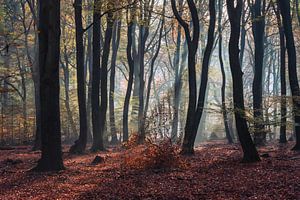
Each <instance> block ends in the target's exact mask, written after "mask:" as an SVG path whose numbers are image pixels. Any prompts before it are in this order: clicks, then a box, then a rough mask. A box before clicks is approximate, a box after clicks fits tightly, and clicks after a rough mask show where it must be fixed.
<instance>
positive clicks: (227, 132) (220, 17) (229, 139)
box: [218, 0, 233, 144]
mask: <svg viewBox="0 0 300 200" xmlns="http://www.w3.org/2000/svg"><path fill="white" fill-rule="evenodd" d="M218 7H219V18H218V32H219V61H220V67H221V73H222V88H221V96H222V114H223V120H224V127H225V134H226V138H227V140H228V143H229V144H231V143H233V140H232V137H231V134H230V130H229V126H228V116H227V108H226V99H225V92H226V91H225V88H226V74H225V67H224V62H223V53H222V52H223V50H222V47H223V34H222V16H223V0H219V2H218Z"/></svg>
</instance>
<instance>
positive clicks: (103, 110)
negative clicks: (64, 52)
mask: <svg viewBox="0 0 300 200" xmlns="http://www.w3.org/2000/svg"><path fill="white" fill-rule="evenodd" d="M107 6H108V8H110V6H112V4H111V3H109V4H108V5H107ZM113 24H114V19H113V13H112V12H111V11H109V12H108V14H107V22H106V31H105V38H104V45H103V56H102V60H101V61H102V62H101V84H100V85H101V104H100V113H99V114H100V116H99V120H100V136H101V137H102V138H103V136H104V134H105V133H106V128H107V127H106V114H107V105H108V94H107V93H108V91H107V89H108V87H107V65H108V59H109V53H110V46H111V39H112V32H113Z"/></svg>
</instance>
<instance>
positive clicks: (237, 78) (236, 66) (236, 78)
mask: <svg viewBox="0 0 300 200" xmlns="http://www.w3.org/2000/svg"><path fill="white" fill-rule="evenodd" d="M226 2H227V11H228V16H229V22H230V27H231V33H230V39H229V61H230V69H231V74H232V82H233V102H234V112H235V120H236V126H237V127H236V128H237V132H238V135H239V140H240V143H241V146H242V149H243V152H244V156H243V161H244V162H256V161H259V160H260V158H259V155H258V152H257V150H256V148H255V145H254V143H253V141H252V139H251V136H250V132H249V129H248V125H247V121H246V118H245V117H246V116H245V106H244V92H243V72H242V70H241V65H240V62H239V39H240V23H241V12H242V4H243V1H242V0H237V3H236V6H235V5H234V4H235V1H234V0H226Z"/></svg>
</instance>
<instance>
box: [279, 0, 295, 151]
mask: <svg viewBox="0 0 300 200" xmlns="http://www.w3.org/2000/svg"><path fill="white" fill-rule="evenodd" d="M278 3H279V7H280V11H281V16H282V22H283V23H282V24H283V28H284V34H285V40H286V49H287V54H288V71H289V81H290V87H291V92H292V96H293V113H294V121H295V131H296V145H295V146H294V148H293V150H300V99H299V98H300V97H299V96H300V90H299V83H298V77H297V57H296V49H295V41H294V35H293V26H292V19H291V13H290V12H291V8H290V3H289V1H286V0H278Z"/></svg>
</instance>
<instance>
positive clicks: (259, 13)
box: [251, 0, 266, 145]
mask: <svg viewBox="0 0 300 200" xmlns="http://www.w3.org/2000/svg"><path fill="white" fill-rule="evenodd" d="M263 1H264V0H263ZM262 4H263V5H262ZM264 6H265V1H264V2H263V3H262V0H255V3H254V5H253V6H252V7H251V10H252V23H253V24H252V31H253V37H254V45H255V59H254V60H255V64H254V79H253V87H252V93H253V112H254V143H255V144H256V145H264V138H265V136H264V135H265V134H266V133H265V130H264V117H263V106H262V77H263V63H264V34H265V17H264V14H263V10H264Z"/></svg>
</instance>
